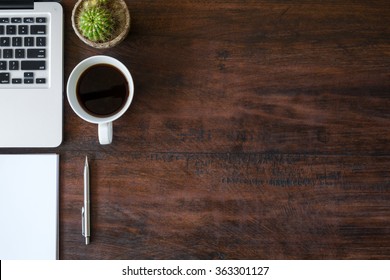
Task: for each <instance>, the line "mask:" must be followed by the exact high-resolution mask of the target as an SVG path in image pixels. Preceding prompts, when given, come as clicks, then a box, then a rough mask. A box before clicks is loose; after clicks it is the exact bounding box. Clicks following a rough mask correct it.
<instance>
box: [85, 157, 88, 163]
mask: <svg viewBox="0 0 390 280" xmlns="http://www.w3.org/2000/svg"><path fill="white" fill-rule="evenodd" d="M85 164H88V156H85Z"/></svg>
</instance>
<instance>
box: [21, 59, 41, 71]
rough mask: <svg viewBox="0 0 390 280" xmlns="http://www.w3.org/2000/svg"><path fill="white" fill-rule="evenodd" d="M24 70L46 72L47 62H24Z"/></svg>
mask: <svg viewBox="0 0 390 280" xmlns="http://www.w3.org/2000/svg"><path fill="white" fill-rule="evenodd" d="M21 69H22V70H45V69H46V61H44V60H24V61H22V67H21Z"/></svg>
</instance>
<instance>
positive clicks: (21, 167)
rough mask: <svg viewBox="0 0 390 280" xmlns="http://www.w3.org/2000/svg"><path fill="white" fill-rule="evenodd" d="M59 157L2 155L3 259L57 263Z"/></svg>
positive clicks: (0, 227)
mask: <svg viewBox="0 0 390 280" xmlns="http://www.w3.org/2000/svg"><path fill="white" fill-rule="evenodd" d="M58 190H59V155H57V154H38V155H37V154H35V155H0V259H1V260H20V259H22V260H30V259H38V260H49V259H58V220H59V219H58Z"/></svg>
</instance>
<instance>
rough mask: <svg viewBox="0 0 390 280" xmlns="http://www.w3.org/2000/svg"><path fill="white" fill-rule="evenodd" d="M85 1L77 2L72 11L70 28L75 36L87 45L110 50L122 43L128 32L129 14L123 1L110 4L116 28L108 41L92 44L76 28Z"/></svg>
mask: <svg viewBox="0 0 390 280" xmlns="http://www.w3.org/2000/svg"><path fill="white" fill-rule="evenodd" d="M84 1H85V0H79V1H78V2H77V3H76V4H75V6H74V8H73V11H72V27H73V30H74V32H75V33H76V35H77V36H78V37H79V38H80V40H81V41H83V42H84V43H86V44H87V45H89V46H91V47H94V48H98V49H104V48H111V47H114V46H116V45H118V44H119V43H120V42H122V41H123V40H124V39H125V38H126V36H127V34H128V33H129V30H130V12H129V9H128V7H127V5H126V2H125V1H124V0H114V1H111V2H110V4H109V5H110V6H109V8H110V10H112V11H115V21H116V26H115V29H114V31H113V34H112V36H111V37H110V39H109V41H106V42H93V41H91V40H89V39H88V38H86V37H84V36H83V35H82V32H81V31H80V30H79V28H78V18H79V14H80V12H81V10H82V8H83V5H84Z"/></svg>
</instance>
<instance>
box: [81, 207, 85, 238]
mask: <svg viewBox="0 0 390 280" xmlns="http://www.w3.org/2000/svg"><path fill="white" fill-rule="evenodd" d="M84 215H85V210H84V207H81V234H82V235H83V236H85V219H84Z"/></svg>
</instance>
